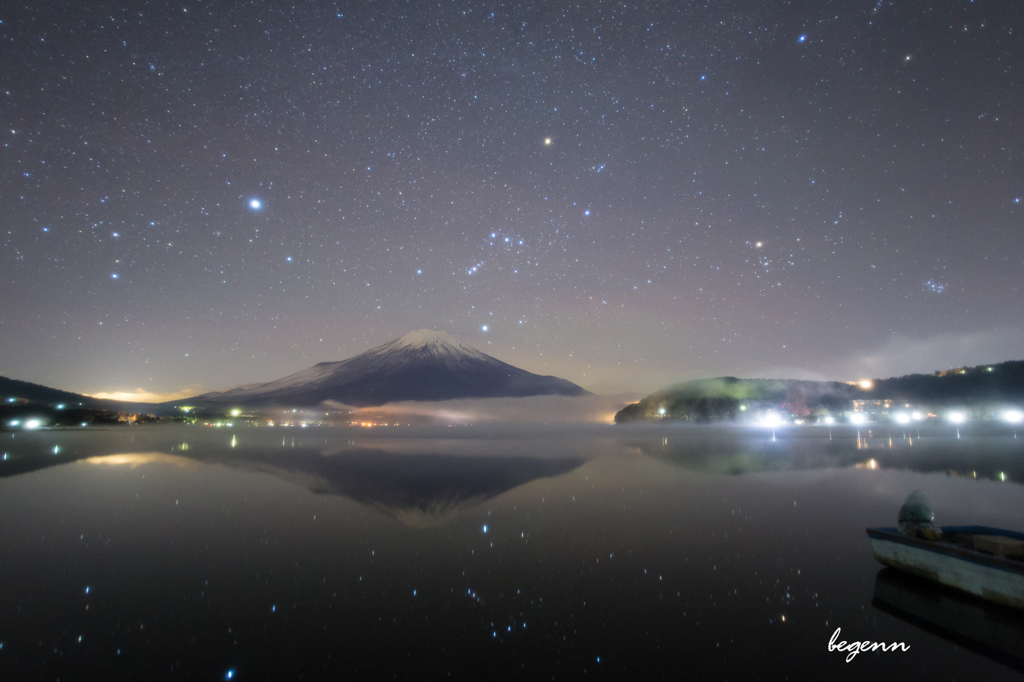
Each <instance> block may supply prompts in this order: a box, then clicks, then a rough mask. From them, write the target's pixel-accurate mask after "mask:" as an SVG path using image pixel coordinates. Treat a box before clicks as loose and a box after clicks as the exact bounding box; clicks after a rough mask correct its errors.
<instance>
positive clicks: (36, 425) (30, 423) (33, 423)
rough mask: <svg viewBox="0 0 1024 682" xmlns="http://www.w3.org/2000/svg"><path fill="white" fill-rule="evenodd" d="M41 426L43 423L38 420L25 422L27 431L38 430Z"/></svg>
mask: <svg viewBox="0 0 1024 682" xmlns="http://www.w3.org/2000/svg"><path fill="white" fill-rule="evenodd" d="M42 425H43V422H42V421H41V420H39V419H29V420H28V421H26V422H25V428H26V429H28V430H30V431H31V430H33V429H38V428H39V427H40V426H42Z"/></svg>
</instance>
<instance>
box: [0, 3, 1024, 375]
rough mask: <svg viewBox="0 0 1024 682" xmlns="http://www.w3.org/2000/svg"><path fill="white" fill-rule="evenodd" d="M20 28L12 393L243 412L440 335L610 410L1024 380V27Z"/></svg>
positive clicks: (215, 17)
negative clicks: (1005, 377)
mask: <svg viewBox="0 0 1024 682" xmlns="http://www.w3.org/2000/svg"><path fill="white" fill-rule="evenodd" d="M0 20H2V24H0V62H2V64H3V65H4V66H3V69H2V70H0V81H2V86H0V113H2V125H3V129H2V130H0V142H2V147H0V238H2V240H0V288H2V295H0V374H2V375H5V376H10V377H14V378H18V379H24V380H28V381H33V382H37V383H43V384H47V385H51V386H56V387H59V388H64V389H68V390H75V391H81V392H86V393H96V392H114V391H134V390H136V389H142V390H143V391H147V392H155V393H160V394H171V393H174V392H177V391H182V390H185V391H187V390H193V391H196V390H200V387H204V388H207V389H225V388H230V387H232V386H236V385H239V384H246V383H251V382H257V381H269V380H272V379H275V378H278V377H281V376H283V375H285V374H288V373H291V372H294V371H297V370H299V369H302V368H304V367H308V366H310V365H312V364H314V363H316V362H320V361H324V360H340V359H343V358H346V357H349V356H351V355H354V354H356V353H359V352H362V351H364V350H366V349H368V348H370V347H372V346H376V345H379V344H381V343H384V342H386V341H389V340H391V339H394V338H396V337H398V336H401V335H402V334H404V333H406V332H408V331H411V330H413V329H417V328H421V327H428V328H436V329H441V330H444V331H446V332H448V333H450V334H452V335H454V336H456V337H457V338H459V339H460V340H462V341H464V342H466V343H468V344H470V345H473V346H476V347H477V348H480V349H481V350H483V351H484V352H487V353H489V354H491V355H495V356H496V357H498V358H500V359H502V360H504V361H506V362H510V363H512V364H515V365H518V366H520V367H523V368H525V369H528V370H531V371H534V372H539V373H542V374H557V375H559V376H562V377H565V378H567V379H569V380H571V381H575V382H577V383H579V384H581V385H583V386H584V387H586V388H588V389H590V390H593V391H596V392H615V391H648V390H652V389H655V388H659V387H661V386H664V385H667V384H669V383H673V382H676V381H681V380H684V379H691V378H697V377H702V376H715V375H723V374H730V375H738V376H789V377H828V378H836V379H848V378H858V377H860V376H884V375H889V374H901V373H906V372H910V371H925V372H930V371H933V370H935V369H940V368H946V367H952V366H957V365H960V364H965V363H967V364H975V363H983V362H995V361H1000V360H1007V359H1019V358H1022V357H1024V296H1022V295H1021V290H1022V286H1024V229H1022V228H1024V221H1022V218H1024V96H1022V93H1024V89H1022V86H1024V83H1022V78H1021V70H1022V69H1024V45H1022V41H1021V38H1022V35H1024V12H1021V7H1020V4H1019V3H1013V2H960V1H951V2H942V3H922V2H890V1H889V0H881V1H877V0H876V1H874V2H871V1H858V2H852V1H849V0H844V1H843V2H808V3H796V2H794V3H781V2H780V3H765V2H709V3H684V2H661V3H655V2H651V3H642V4H620V3H612V2H590V1H588V2H583V3H576V4H573V3H566V2H522V3H497V2H491V3H487V2H468V1H462V2H459V1H456V2H449V1H447V0H445V1H442V2H361V3H330V2H301V1H300V2H294V3H274V2H229V1H224V2H197V1H195V0H186V1H184V2H171V3H163V2H115V1H112V0H106V1H104V0H92V1H90V2H83V3H68V2H55V1H45V0H44V1H40V2H31V3H29V2H23V3H17V4H16V3H7V4H6V5H5V6H4V7H3V9H2V10H0ZM485 326H486V330H485Z"/></svg>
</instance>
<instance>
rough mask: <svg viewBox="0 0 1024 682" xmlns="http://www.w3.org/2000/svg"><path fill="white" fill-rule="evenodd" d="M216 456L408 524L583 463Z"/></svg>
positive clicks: (422, 523)
mask: <svg viewBox="0 0 1024 682" xmlns="http://www.w3.org/2000/svg"><path fill="white" fill-rule="evenodd" d="M218 461H219V462H220V463H221V464H224V465H226V466H230V467H232V468H238V469H242V470H247V471H259V472H262V473H267V474H270V475H272V476H276V477H277V478H281V479H283V480H286V481H289V482H291V483H295V484H297V485H300V486H302V487H304V488H306V489H308V490H310V491H312V492H314V493H321V494H328V495H343V496H345V497H348V498H351V499H353V500H355V501H357V502H360V503H362V504H365V505H368V506H371V507H375V508H377V509H378V510H380V511H383V512H384V513H386V514H387V515H389V516H392V517H394V518H396V519H398V520H399V521H401V522H402V523H405V524H406V525H409V526H415V527H427V526H435V525H440V524H441V523H444V522H445V521H447V520H449V519H450V518H451V517H453V516H455V515H457V514H458V513H459V512H460V511H461V510H463V509H469V508H471V507H474V506H476V505H478V504H480V503H481V502H484V501H485V500H488V499H490V498H492V497H496V496H497V495H500V494H501V493H504V492H506V491H509V490H512V489H513V488H518V487H519V486H521V485H525V484H527V483H529V482H530V481H533V480H534V479H538V478H547V477H552V476H560V475H562V474H565V473H568V472H569V471H572V470H573V469H575V468H577V467H578V466H580V465H581V464H583V460H582V459H576V458H559V459H533V458H530V457H482V456H478V457H473V456H453V455H436V454H393V453H388V452H384V451H381V450H372V449H359V450H348V451H345V452H343V453H340V454H335V455H326V456H325V455H322V454H319V453H316V454H313V453H310V454H306V453H301V452H300V453H294V454H292V453H289V454H287V455H283V456H282V455H280V454H269V453H268V454H267V455H263V456H261V455H260V454H253V455H251V456H246V457H245V458H240V459H234V458H232V459H228V460H223V459H219V460H218Z"/></svg>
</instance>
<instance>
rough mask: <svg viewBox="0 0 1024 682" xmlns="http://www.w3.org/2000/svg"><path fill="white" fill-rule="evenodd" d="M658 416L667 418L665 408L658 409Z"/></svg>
mask: <svg viewBox="0 0 1024 682" xmlns="http://www.w3.org/2000/svg"><path fill="white" fill-rule="evenodd" d="M658 414H660V415H661V416H662V417H664V416H665V408H664V407H659V408H658Z"/></svg>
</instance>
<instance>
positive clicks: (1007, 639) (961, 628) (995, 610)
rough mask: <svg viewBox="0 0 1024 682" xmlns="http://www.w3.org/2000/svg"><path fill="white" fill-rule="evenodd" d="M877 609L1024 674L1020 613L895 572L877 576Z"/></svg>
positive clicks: (884, 571)
mask: <svg viewBox="0 0 1024 682" xmlns="http://www.w3.org/2000/svg"><path fill="white" fill-rule="evenodd" d="M871 605H872V606H874V607H875V608H877V609H879V610H881V611H884V612H885V613H888V614H889V615H891V616H895V617H896V618H899V619H900V620H902V621H904V622H906V623H910V624H911V625H914V626H916V627H919V628H921V629H923V630H926V631H927V632H930V633H932V634H933V635H938V636H939V637H942V638H943V639H945V640H947V641H950V642H953V643H954V644H956V645H958V646H962V647H964V648H965V649H969V650H970V651H973V652H975V653H977V654H981V655H982V656H985V657H986V658H989V659H991V660H993V661H996V662H998V663H1002V664H1003V665H1005V666H1008V667H1010V668H1012V669H1014V670H1016V671H1017V672H1020V673H1024V646H1022V643H1024V618H1021V613H1020V611H1017V610H1016V609H1010V608H1007V607H1005V606H999V605H998V604H992V603H990V602H986V601H983V600H981V599H978V598H976V597H972V596H971V595H969V594H965V593H963V592H961V591H960V590H954V589H952V588H949V587H946V586H944V585H938V584H936V583H931V582H927V581H924V580H918V579H917V578H915V577H914V576H912V575H908V574H906V573H902V572H900V571H897V570H896V569H893V568H883V569H882V570H881V571H879V572H878V575H876V576H875V595H874V598H873V599H872V600H871Z"/></svg>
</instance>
